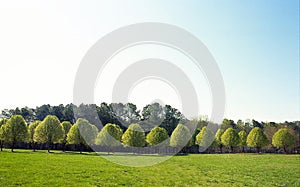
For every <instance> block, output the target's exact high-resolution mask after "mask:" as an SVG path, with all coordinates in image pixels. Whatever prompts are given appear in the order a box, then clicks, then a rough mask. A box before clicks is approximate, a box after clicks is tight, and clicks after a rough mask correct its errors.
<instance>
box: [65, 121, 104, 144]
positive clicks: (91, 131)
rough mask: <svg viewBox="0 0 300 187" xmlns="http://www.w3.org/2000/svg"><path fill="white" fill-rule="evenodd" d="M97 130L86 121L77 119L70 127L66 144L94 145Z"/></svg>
mask: <svg viewBox="0 0 300 187" xmlns="http://www.w3.org/2000/svg"><path fill="white" fill-rule="evenodd" d="M97 133H98V129H97V127H96V126H95V125H92V124H90V123H89V121H88V120H86V119H82V118H79V119H78V120H77V121H76V123H75V124H74V125H73V126H72V127H71V129H70V131H69V133H68V135H67V142H68V143H69V144H85V145H89V144H94V143H95V138H96V136H97Z"/></svg>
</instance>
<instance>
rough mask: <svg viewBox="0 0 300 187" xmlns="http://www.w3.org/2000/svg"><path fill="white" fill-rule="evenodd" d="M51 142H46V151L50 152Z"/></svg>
mask: <svg viewBox="0 0 300 187" xmlns="http://www.w3.org/2000/svg"><path fill="white" fill-rule="evenodd" d="M50 148H51V142H48V153H50Z"/></svg>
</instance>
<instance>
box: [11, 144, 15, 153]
mask: <svg viewBox="0 0 300 187" xmlns="http://www.w3.org/2000/svg"><path fill="white" fill-rule="evenodd" d="M14 148H15V141H13V142H12V145H11V152H14Z"/></svg>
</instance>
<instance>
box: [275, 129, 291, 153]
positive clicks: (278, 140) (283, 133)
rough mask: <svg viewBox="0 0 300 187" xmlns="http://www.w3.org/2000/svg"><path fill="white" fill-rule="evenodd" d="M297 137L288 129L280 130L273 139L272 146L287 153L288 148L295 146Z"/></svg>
mask: <svg viewBox="0 0 300 187" xmlns="http://www.w3.org/2000/svg"><path fill="white" fill-rule="evenodd" d="M295 140H296V139H295V137H294V136H293V135H292V134H291V133H290V132H289V130H288V129H286V128H281V129H279V130H278V131H277V132H276V133H275V134H274V135H273V138H272V145H273V146H275V147H279V148H283V150H284V152H285V153H286V152H287V148H289V147H291V146H293V145H295Z"/></svg>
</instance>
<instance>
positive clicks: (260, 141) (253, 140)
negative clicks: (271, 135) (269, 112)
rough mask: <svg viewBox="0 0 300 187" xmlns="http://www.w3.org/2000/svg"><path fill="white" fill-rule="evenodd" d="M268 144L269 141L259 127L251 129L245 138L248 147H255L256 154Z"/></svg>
mask: <svg viewBox="0 0 300 187" xmlns="http://www.w3.org/2000/svg"><path fill="white" fill-rule="evenodd" d="M268 144H269V141H268V138H267V136H266V135H265V134H264V132H263V131H262V130H261V129H260V128H259V127H255V128H253V129H252V130H251V131H250V133H249V134H248V136H247V145H248V146H249V147H255V148H256V151H257V152H259V151H260V149H261V148H262V147H264V146H267V145H268Z"/></svg>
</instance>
